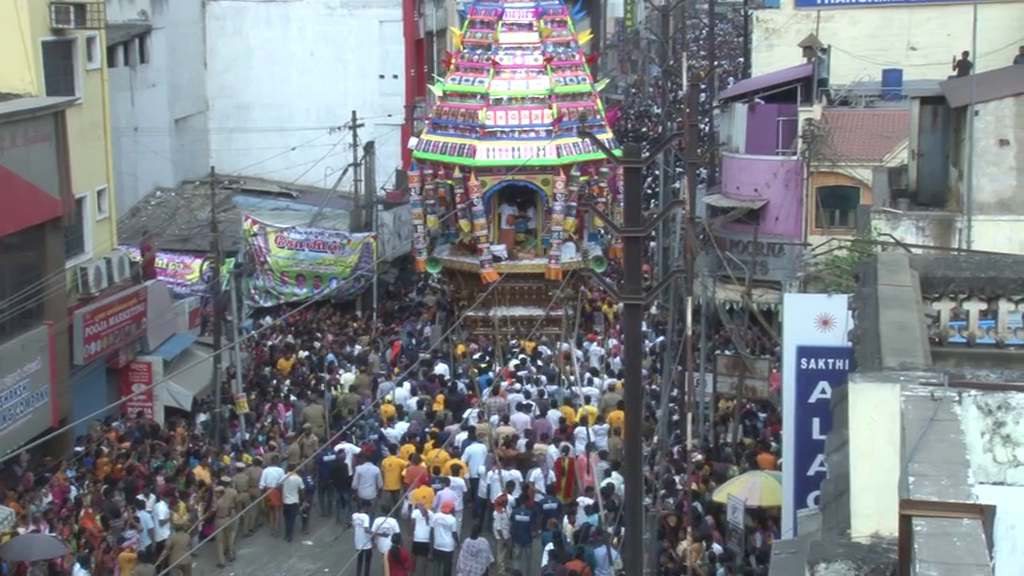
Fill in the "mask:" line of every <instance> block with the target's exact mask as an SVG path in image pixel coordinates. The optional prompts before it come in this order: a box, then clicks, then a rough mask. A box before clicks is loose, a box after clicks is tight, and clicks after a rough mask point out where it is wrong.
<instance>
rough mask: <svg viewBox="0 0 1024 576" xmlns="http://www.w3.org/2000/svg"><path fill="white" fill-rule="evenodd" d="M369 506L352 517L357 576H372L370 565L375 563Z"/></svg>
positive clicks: (365, 505) (363, 507)
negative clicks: (356, 556)
mask: <svg viewBox="0 0 1024 576" xmlns="http://www.w3.org/2000/svg"><path fill="white" fill-rule="evenodd" d="M371 508H372V507H371V506H370V505H369V504H365V503H364V504H363V505H362V506H361V507H360V509H359V512H356V513H355V514H353V515H352V533H353V535H354V536H355V546H356V554H357V555H358V558H357V559H356V576H364V575H365V576H370V564H371V563H372V561H373V536H372V534H373V532H372V531H371V530H370V510H371Z"/></svg>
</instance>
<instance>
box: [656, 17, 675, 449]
mask: <svg viewBox="0 0 1024 576" xmlns="http://www.w3.org/2000/svg"><path fill="white" fill-rule="evenodd" d="M658 17H659V19H660V20H659V24H660V35H661V46H660V47H659V48H660V49H659V51H658V66H659V67H660V68H661V83H662V86H661V88H662V90H661V125H662V132H663V134H668V133H670V132H671V127H670V125H669V115H668V109H669V98H668V82H667V80H666V76H667V74H668V66H669V58H670V54H671V47H672V11H671V7H670V6H669V5H668V4H667V3H666V4H665V5H664V6H659V7H658ZM674 158H675V152H674V151H673V150H671V149H669V150H665V152H664V154H662V155H661V161H660V163H659V180H660V182H659V185H660V186H661V194H660V197H659V203H660V205H661V206H666V205H668V203H669V202H671V201H672V185H671V180H670V178H669V173H670V172H669V171H671V173H672V175H673V179H674V176H675V170H674V166H673V159H674ZM674 224H675V222H674V218H668V219H666V220H665V221H664V222H662V224H661V228H660V229H659V230H658V243H659V244H660V249H659V251H658V267H657V271H658V275H659V276H664V275H665V274H666V273H668V270H669V269H670V268H671V267H672V266H671V265H670V263H671V262H673V261H674V260H673V259H672V256H673V254H672V252H673V246H674V243H675V242H676V241H677V240H678V238H679V235H678V234H677V230H676V229H675V227H674ZM672 286H673V288H674V287H675V283H674V282H673V284H672ZM677 296H678V294H675V292H674V290H669V292H668V294H666V297H667V304H668V311H669V314H668V315H669V321H668V330H667V331H666V333H665V350H664V351H663V353H662V358H661V387H660V393H661V395H660V398H659V404H658V406H659V412H660V414H661V417H659V418H658V450H659V451H660V452H664V451H665V450H667V449H668V436H669V430H668V421H669V418H668V410H669V401H670V400H671V392H672V387H673V375H674V374H675V371H676V366H675V364H676V358H677V357H678V355H677V353H676V345H677V344H678V339H677V338H676V322H677V321H678V319H679V318H678V309H677V302H676V297H677ZM662 302H663V303H666V299H662Z"/></svg>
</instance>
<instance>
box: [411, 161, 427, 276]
mask: <svg viewBox="0 0 1024 576" xmlns="http://www.w3.org/2000/svg"><path fill="white" fill-rule="evenodd" d="M409 219H410V221H411V222H412V256H413V258H414V259H415V261H416V271H417V272H426V271H427V222H426V218H425V216H424V214H423V195H422V194H421V191H420V169H419V166H417V165H416V163H415V162H414V163H413V165H412V166H411V167H410V168H409Z"/></svg>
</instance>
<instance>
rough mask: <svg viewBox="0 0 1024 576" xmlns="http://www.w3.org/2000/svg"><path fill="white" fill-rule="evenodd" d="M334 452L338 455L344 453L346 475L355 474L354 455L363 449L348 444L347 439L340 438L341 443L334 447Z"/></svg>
mask: <svg viewBox="0 0 1024 576" xmlns="http://www.w3.org/2000/svg"><path fill="white" fill-rule="evenodd" d="M334 451H335V452H338V453H339V454H340V453H342V452H344V454H345V464H347V465H348V473H349V474H350V475H351V474H353V473H354V472H355V466H354V463H355V457H356V454H359V453H360V452H362V451H363V449H362V448H360V447H359V446H356V445H355V444H353V443H351V442H349V441H348V439H347V438H342V441H341V442H339V443H338V445H337V446H335V447H334Z"/></svg>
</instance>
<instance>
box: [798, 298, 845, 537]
mask: <svg viewBox="0 0 1024 576" xmlns="http://www.w3.org/2000/svg"><path fill="white" fill-rule="evenodd" d="M848 302H849V296H847V295H845V294H785V295H784V296H783V300H782V422H783V429H782V457H783V466H782V539H783V540H785V539H788V538H795V537H796V536H797V525H796V518H797V511H798V510H804V509H806V508H807V503H806V499H807V492H808V491H807V490H806V489H805V490H804V500H803V501H802V502H801V501H798V500H797V490H796V486H797V485H798V484H799V485H802V486H809V485H812V484H811V480H808V479H806V478H805V475H806V473H807V472H808V470H806V469H805V470H801V469H799V466H800V464H799V463H797V462H794V457H795V456H796V455H797V454H798V452H803V453H807V452H808V451H810V450H813V448H812V447H810V446H813V442H812V441H809V440H805V439H804V438H803V437H800V436H799V434H800V433H801V432H803V433H805V434H807V433H810V432H808V428H807V427H808V426H814V424H813V423H812V422H811V421H810V418H812V416H811V414H812V410H811V409H809V408H808V406H807V404H806V402H807V401H808V400H809V399H810V398H811V396H809V395H807V394H803V395H802V394H801V393H800V391H799V390H798V389H797V375H798V374H801V372H800V370H798V366H799V364H798V350H799V349H800V348H802V347H820V348H849V345H850V344H849V336H848V335H849V332H850V329H851V328H852V327H853V318H852V316H851V315H850V310H849V304H848ZM837 354H841V353H839V352H837ZM846 358H847V359H848V360H849V358H850V356H846ZM808 360H810V358H808ZM808 374H810V372H808ZM833 376H834V375H833ZM801 377H802V378H803V377H804V376H801ZM811 377H812V376H806V378H811ZM845 382H846V379H845V376H844V378H843V379H842V383H845ZM815 383H816V382H815ZM819 401H820V408H821V409H824V410H825V412H826V413H828V411H829V406H830V401H829V400H828V399H818V400H816V401H815V408H814V409H818V404H819ZM822 424H823V422H819V424H818V425H819V426H821V425H822ZM816 434H818V435H822V436H823V435H824V434H827V431H825V430H822V429H819V430H818V431H817V432H816ZM807 442H811V444H810V445H808V444H807ZM822 442H823V441H822ZM818 446H819V448H823V447H824V445H823V444H818ZM812 462H813V459H812ZM823 474H824V472H822V475H823ZM816 478H818V479H817V480H816V482H817V483H816V484H813V486H814V488H813V489H812V490H810V491H811V492H814V491H816V490H817V487H818V486H820V482H821V480H820V477H819V476H816Z"/></svg>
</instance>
